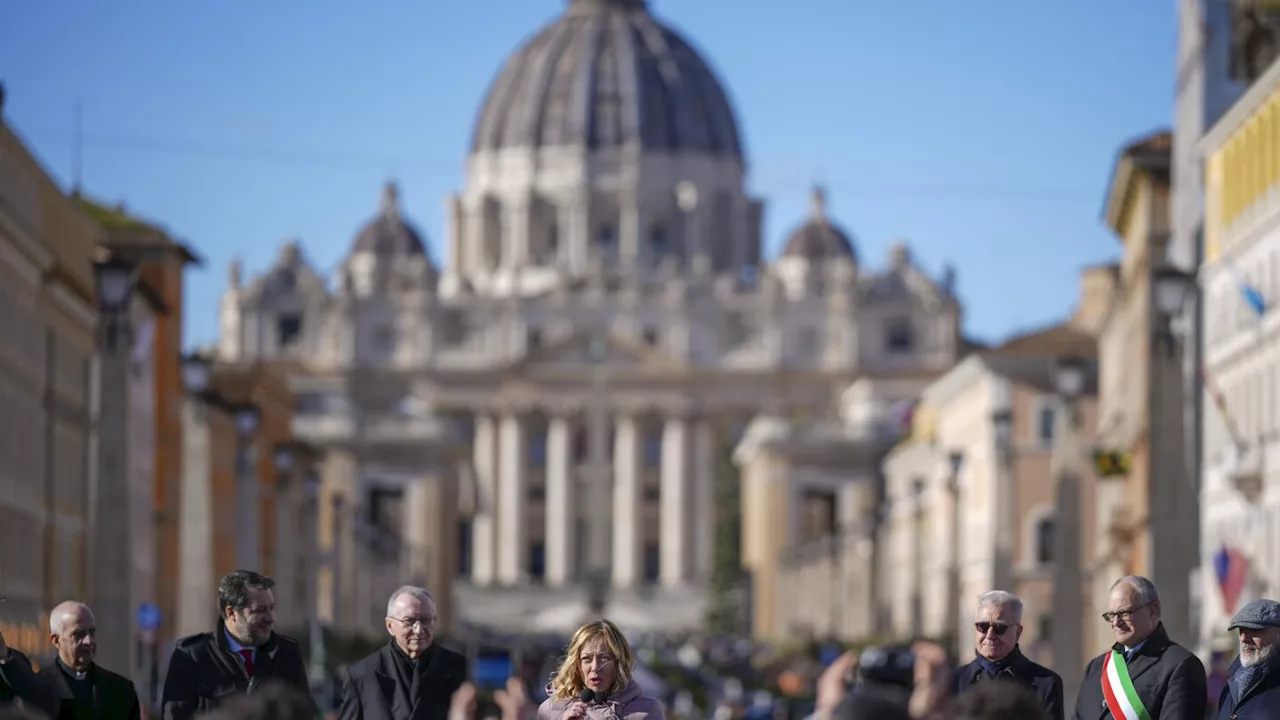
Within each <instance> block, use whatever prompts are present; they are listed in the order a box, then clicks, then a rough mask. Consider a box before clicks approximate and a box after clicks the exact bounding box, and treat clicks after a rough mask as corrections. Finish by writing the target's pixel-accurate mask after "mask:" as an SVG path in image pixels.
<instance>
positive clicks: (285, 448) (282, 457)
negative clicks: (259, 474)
mask: <svg viewBox="0 0 1280 720" xmlns="http://www.w3.org/2000/svg"><path fill="white" fill-rule="evenodd" d="M275 464H276V472H277V473H279V474H280V476H281V477H280V479H281V480H284V479H286V478H287V477H288V475H289V472H290V471H291V470H293V448H292V447H290V446H289V445H286V444H281V445H277V446H276V454H275Z"/></svg>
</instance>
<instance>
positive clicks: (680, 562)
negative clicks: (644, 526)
mask: <svg viewBox="0 0 1280 720" xmlns="http://www.w3.org/2000/svg"><path fill="white" fill-rule="evenodd" d="M690 430H691V428H690V425H689V422H688V420H686V419H685V418H682V417H671V418H668V419H667V420H666V423H665V424H664V425H663V428H662V475H661V478H662V479H661V483H662V485H661V491H660V494H659V499H660V508H659V512H660V515H659V525H658V527H659V537H658V542H659V547H660V551H661V558H660V562H659V573H660V575H661V579H662V584H663V586H664V587H678V586H680V585H682V584H683V583H684V582H685V581H686V580H688V579H689V570H690V562H689V560H690V559H691V558H692V557H693V553H692V552H691V550H693V548H692V540H693V537H692V533H691V532H690V531H691V530H692V523H691V522H690V519H691V516H692V515H693V510H694V498H693V495H694V493H693V491H694V489H695V488H694V483H695V477H696V475H694V474H693V473H691V472H690V470H691V462H690V461H691V460H692V447H691V445H692V443H691V442H690V441H691V440H692V437H691V435H692V433H691V432H690Z"/></svg>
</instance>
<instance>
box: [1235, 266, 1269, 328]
mask: <svg viewBox="0 0 1280 720" xmlns="http://www.w3.org/2000/svg"><path fill="white" fill-rule="evenodd" d="M1227 268H1228V270H1229V271H1230V273H1231V276H1232V277H1234V278H1235V280H1236V284H1237V285H1239V286H1240V296H1241V298H1242V299H1243V300H1244V304H1245V305H1248V306H1249V309H1250V310H1252V311H1253V312H1254V314H1255V315H1257V316H1258V317H1262V316H1263V315H1265V314H1267V301H1266V299H1265V298H1263V297H1262V293H1261V292H1259V291H1258V288H1256V287H1254V286H1253V283H1251V282H1249V281H1248V279H1246V278H1245V276H1244V275H1241V274H1240V271H1239V270H1237V269H1236V266H1235V265H1227Z"/></svg>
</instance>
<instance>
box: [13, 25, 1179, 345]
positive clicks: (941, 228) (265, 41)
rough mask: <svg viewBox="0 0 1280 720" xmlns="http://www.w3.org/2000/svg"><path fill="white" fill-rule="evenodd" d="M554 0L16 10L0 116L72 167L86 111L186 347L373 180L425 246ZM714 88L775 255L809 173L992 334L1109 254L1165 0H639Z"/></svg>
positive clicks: (318, 243) (860, 224)
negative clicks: (228, 285)
mask: <svg viewBox="0 0 1280 720" xmlns="http://www.w3.org/2000/svg"><path fill="white" fill-rule="evenodd" d="M565 2H566V0H467V2H457V1H446V0H384V1H383V2H378V3H354V2H350V0H341V1H340V0H311V1H310V2H302V1H301V0H279V1H278V2H261V1H260V0H256V1H253V2H250V1H249V0H224V1H223V2H214V3H189V2H173V1H172V0H130V1H129V2H115V3H107V2H98V1H95V0H61V1H60V2H48V3H41V2H22V3H11V4H10V6H9V7H7V8H6V10H5V14H6V16H7V17H6V18H5V20H4V22H3V24H2V25H0V78H3V80H4V82H5V85H6V87H7V94H8V100H7V101H6V108H5V113H6V116H7V121H8V122H9V123H10V124H11V125H12V126H14V127H15V128H16V129H17V131H18V132H19V133H20V134H21V135H22V136H24V137H25V138H26V140H27V141H28V142H29V143H30V144H31V146H32V147H33V148H34V150H35V152H36V153H37V154H38V155H39V156H40V157H41V158H42V159H43V160H44V161H45V163H46V165H47V167H48V168H49V170H50V171H51V172H52V173H53V174H54V175H55V176H56V177H57V178H59V180H60V181H62V182H64V183H69V182H70V180H71V177H72V168H73V163H74V160H73V157H74V155H75V153H74V151H73V147H74V143H73V138H74V137H75V135H76V133H75V127H76V122H75V116H76V114H75V107H76V105H77V103H79V104H80V105H81V106H82V108H83V110H82V118H83V119H82V128H83V135H82V137H83V157H82V161H81V168H82V181H83V187H84V188H85V190H86V192H88V193H91V194H93V195H95V196H98V197H101V198H103V199H105V200H108V201H110V202H116V201H124V202H125V203H126V205H127V207H128V208H129V209H130V210H132V211H134V212H136V213H139V214H141V215H144V216H146V217H149V218H152V219H154V220H157V221H159V222H160V223H162V224H163V225H165V226H167V227H168V228H169V229H170V230H171V231H172V232H173V233H175V234H176V235H178V236H180V237H182V238H184V239H186V240H187V241H188V242H189V243H191V244H192V245H194V246H195V247H197V248H198V249H199V251H200V253H201V254H202V255H203V256H204V257H205V258H206V259H207V265H206V267H205V268H204V269H203V270H193V271H192V273H191V274H190V275H189V280H188V296H187V320H186V334H187V341H188V343H191V342H208V341H211V340H213V339H214V338H215V337H216V329H217V328H216V308H217V298H218V295H219V293H221V291H222V289H223V287H224V285H225V282H226V266H227V263H228V261H229V260H230V258H232V257H233V256H238V257H240V258H242V259H243V261H244V262H245V265H246V268H247V269H248V270H249V271H258V270H260V269H262V268H265V267H266V266H267V265H269V264H270V262H271V260H272V259H273V257H274V255H275V251H276V248H277V246H278V245H279V243H280V242H281V241H282V240H283V239H285V238H287V237H297V238H300V239H301V240H302V242H303V245H304V248H305V252H306V253H307V255H308V257H309V258H310V259H311V260H312V261H313V262H314V263H315V264H316V265H317V266H318V267H320V268H321V269H330V268H332V267H333V266H334V265H335V264H336V263H337V262H339V261H340V260H341V258H342V256H343V255H344V254H345V253H346V251H347V248H348V246H349V244H350V243H351V241H352V239H353V236H354V233H355V232H356V230H357V229H358V228H359V227H360V226H361V225H362V224H364V223H365V222H366V221H367V220H368V219H369V217H370V216H371V215H372V214H373V213H374V212H375V210H376V208H377V204H378V196H379V192H380V188H381V186H382V184H383V182H384V181H385V180H386V179H388V178H389V177H395V178H396V179H398V181H399V182H400V184H401V192H402V196H403V202H404V205H405V206H406V211H407V213H408V214H409V215H410V216H412V218H413V219H414V220H415V222H416V223H417V224H418V225H419V227H420V228H422V230H423V231H425V233H426V234H427V235H428V237H429V238H430V242H431V244H432V246H433V250H434V254H435V256H436V257H437V258H442V257H443V255H444V246H443V242H442V241H443V238H442V228H443V204H444V197H445V195H446V194H447V193H448V192H450V191H452V190H455V189H457V188H459V187H460V185H461V183H462V167H463V161H464V158H465V152H466V149H467V146H468V141H469V138H470V133H471V125H472V122H473V120H474V118H475V115H476V112H477V109H478V107H479V105H480V102H481V100H482V98H483V95H484V93H485V91H486V89H487V86H488V83H489V81H490V80H491V79H492V77H493V76H494V75H495V74H496V73H497V71H498V69H499V68H500V66H501V64H502V62H503V60H504V59H505V58H506V56H507V55H508V54H509V53H510V52H511V51H512V50H513V49H514V48H515V47H517V46H518V45H519V43H520V42H521V41H522V40H523V39H524V38H525V37H526V36H528V35H529V34H530V33H531V32H533V31H534V30H535V29H536V28H538V27H539V26H541V25H542V24H543V23H545V22H548V21H549V20H551V19H552V18H554V17H555V16H556V15H557V14H558V13H560V12H561V11H562V9H563V7H564V5H565ZM650 6H651V7H652V8H653V10H654V12H655V14H658V15H659V16H661V17H662V18H663V19H664V20H666V21H667V22H669V23H671V24H672V25H674V26H675V27H677V28H678V29H680V30H681V31H683V32H684V34H685V35H686V36H687V37H690V38H691V39H692V40H693V42H694V43H695V45H696V46H698V47H699V48H700V49H701V50H702V51H703V53H704V55H705V57H707V58H708V59H709V60H710V62H711V63H712V65H713V66H714V67H715V68H716V70H717V71H718V74H719V75H720V77H721V79H722V80H723V81H724V83H725V84H726V85H727V87H728V90H729V93H730V96H731V98H732V100H733V102H734V103H735V106H736V108H737V112H738V117H739V122H740V124H741V126H742V128H743V131H744V134H745V140H746V144H747V151H748V157H749V161H750V163H751V181H750V183H751V187H752V190H753V191H754V192H755V193H757V194H759V195H761V196H764V197H765V198H767V200H768V206H767V210H766V218H767V227H766V249H767V252H769V253H773V252H775V251H776V250H777V248H778V245H779V244H780V242H781V240H782V238H783V237H784V236H785V235H786V233H787V231H788V230H789V229H790V228H791V227H792V226H793V225H795V224H796V223H798V222H799V221H801V220H802V219H803V218H804V216H805V213H806V206H807V202H808V200H807V198H808V195H809V190H810V187H811V185H812V184H813V183H814V182H815V181H820V182H822V183H823V184H825V185H826V187H827V189H828V206H829V209H830V211H831V213H832V214H833V215H835V216H836V217H837V218H838V219H839V221H840V222H841V223H842V224H843V225H844V226H845V227H846V228H847V229H849V230H850V231H851V232H852V234H853V235H854V236H855V237H856V242H857V245H858V251H859V254H860V256H861V257H862V259H863V262H864V263H865V264H870V265H873V266H881V265H883V263H884V262H885V259H886V256H887V252H888V250H887V248H888V245H889V243H890V242H891V241H892V240H894V239H895V238H904V239H906V240H907V241H908V242H909V243H910V245H911V247H912V249H913V252H914V254H915V256H916V258H917V259H918V261H919V262H920V263H921V264H922V265H924V266H925V267H926V268H928V269H930V270H932V271H934V272H938V271H940V270H941V268H942V266H943V265H944V264H945V263H947V262H952V263H955V265H956V267H957V269H958V271H959V289H960V292H961V295H962V298H963V300H964V302H965V304H966V326H967V329H968V331H969V332H970V333H971V334H973V335H976V336H978V337H982V338H985V339H997V338H1000V337H1004V336H1006V335H1008V334H1010V333H1012V332H1015V331H1017V330H1020V329H1025V328H1028V327H1031V326H1035V325H1039V324H1043V323H1047V322H1050V321H1053V320H1055V319H1058V318H1061V317H1063V316H1064V315H1066V314H1067V313H1068V312H1069V311H1070V309H1071V307H1072V306H1073V304H1074V303H1075V299H1076V292H1077V284H1076V277H1077V273H1078V270H1079V269H1080V268H1081V267H1082V266H1084V265H1088V264H1092V263H1096V262H1100V261H1105V260H1109V259H1111V258H1114V257H1115V256H1116V255H1117V254H1118V251H1119V245H1118V243H1117V241H1116V240H1115V239H1114V238H1113V237H1112V236H1111V235H1110V233H1109V232H1108V231H1107V230H1106V229H1105V228H1104V227H1103V226H1102V223H1101V220H1100V218H1101V207H1102V200H1103V195H1104V189H1105V186H1106V183H1107V181H1108V179H1109V174H1110V170H1111V164H1112V162H1113V160H1114V157H1115V153H1116V150H1117V149H1118V147H1119V146H1121V145H1122V144H1124V143H1125V142H1127V141H1129V140H1131V139H1133V138H1134V137H1137V136H1140V135H1142V134H1145V133H1147V132H1150V131H1152V130H1154V129H1157V128H1160V127H1164V126H1167V125H1168V124H1169V123H1170V118H1171V112H1172V97H1173V77H1172V70H1173V62H1174V61H1173V56H1174V41H1175V32H1174V29H1175V25H1174V7H1173V3H1171V2H1150V1H1146V0H1144V1H1142V2H1132V1H1127V0H1126V1H1123V2H1117V1H1116V0H1073V2H1067V3H1042V2H1027V1H1026V0H983V2H977V3H952V2H945V1H944V0H916V1H913V2H870V1H869V0H792V2H789V3H776V2H774V3H765V2H759V1H757V2H750V1H747V2H744V1H743V0H682V1H677V0H651V2H650Z"/></svg>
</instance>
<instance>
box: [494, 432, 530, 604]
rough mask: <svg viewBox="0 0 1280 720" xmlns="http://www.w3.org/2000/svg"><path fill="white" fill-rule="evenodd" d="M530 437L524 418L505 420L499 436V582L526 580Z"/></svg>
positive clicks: (509, 582) (516, 582)
mask: <svg viewBox="0 0 1280 720" xmlns="http://www.w3.org/2000/svg"><path fill="white" fill-rule="evenodd" d="M528 440H529V437H528V427H527V423H526V421H525V419H524V418H523V417H520V416H518V415H507V416H505V417H503V418H502V425H501V427H500V428H499V436H498V512H497V520H498V582H499V583H501V584H503V585H519V584H521V583H523V582H524V581H525V578H526V575H527V574H528V573H527V570H528V563H527V562H526V559H527V556H528V552H527V545H528V542H527V537H526V536H527V535H528V533H526V532H525V530H526V529H527V525H526V522H525V505H526V502H525V501H526V498H527V496H528V485H529V469H528V463H529V451H528V446H529V442H528Z"/></svg>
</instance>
